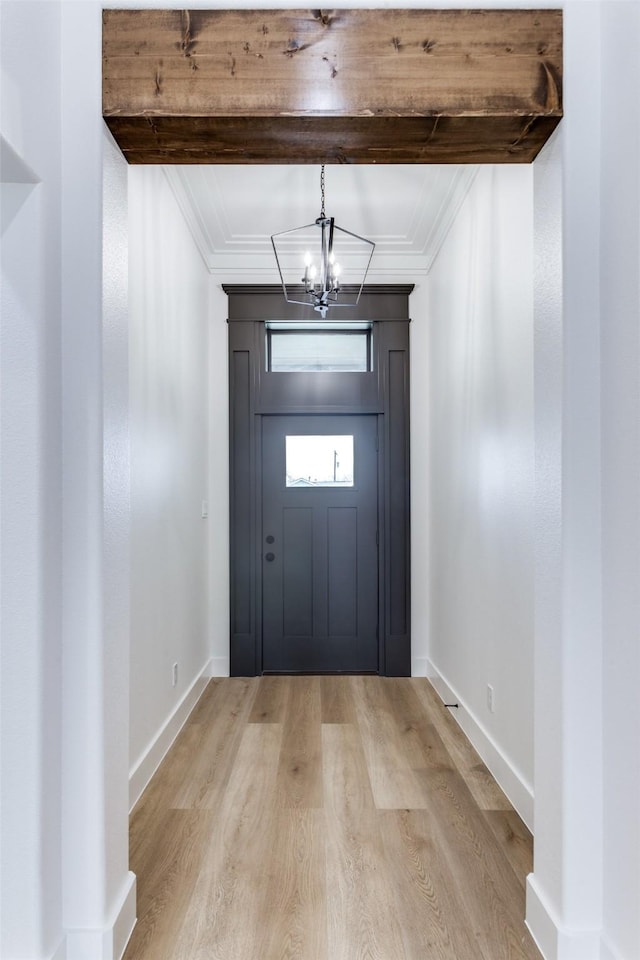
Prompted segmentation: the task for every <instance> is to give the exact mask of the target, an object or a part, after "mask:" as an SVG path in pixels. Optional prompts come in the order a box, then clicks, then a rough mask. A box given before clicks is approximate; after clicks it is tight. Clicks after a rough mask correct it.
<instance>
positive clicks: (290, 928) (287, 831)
mask: <svg viewBox="0 0 640 960" xmlns="http://www.w3.org/2000/svg"><path fill="white" fill-rule="evenodd" d="M325 832H326V827H325V817H324V811H323V810H277V811H275V813H274V815H273V816H272V817H270V818H269V824H268V827H267V833H268V844H267V847H266V860H267V871H268V872H267V876H266V881H265V883H264V896H263V903H262V916H261V919H260V927H261V929H262V930H263V931H264V936H263V939H262V943H261V945H260V952H259V954H258V956H259V957H260V960H301V958H303V957H305V958H307V957H308V958H309V960H327V913H326V902H327V892H326V882H327V880H326V863H325Z"/></svg>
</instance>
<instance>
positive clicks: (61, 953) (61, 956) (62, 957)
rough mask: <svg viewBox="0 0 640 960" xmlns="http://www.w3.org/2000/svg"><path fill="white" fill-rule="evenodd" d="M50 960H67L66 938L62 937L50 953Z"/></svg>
mask: <svg viewBox="0 0 640 960" xmlns="http://www.w3.org/2000/svg"><path fill="white" fill-rule="evenodd" d="M50 960H67V938H66V937H63V938H62V940H61V941H60V943H59V944H58V946H57V948H56V949H55V950H54V951H53V953H52V954H51V957H50Z"/></svg>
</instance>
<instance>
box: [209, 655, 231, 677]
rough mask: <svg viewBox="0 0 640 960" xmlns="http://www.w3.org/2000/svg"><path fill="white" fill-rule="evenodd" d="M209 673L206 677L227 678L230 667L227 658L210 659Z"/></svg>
mask: <svg viewBox="0 0 640 960" xmlns="http://www.w3.org/2000/svg"><path fill="white" fill-rule="evenodd" d="M207 666H208V669H209V671H210V672H209V673H207V674H206V676H207V677H228V676H229V671H230V666H229V657H211V660H209V663H208V665H207Z"/></svg>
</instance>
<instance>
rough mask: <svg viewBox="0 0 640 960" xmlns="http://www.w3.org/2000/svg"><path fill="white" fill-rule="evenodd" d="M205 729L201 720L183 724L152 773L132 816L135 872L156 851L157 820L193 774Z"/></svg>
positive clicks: (131, 851)
mask: <svg viewBox="0 0 640 960" xmlns="http://www.w3.org/2000/svg"><path fill="white" fill-rule="evenodd" d="M201 741H202V729H201V728H200V726H199V725H198V724H191V725H187V726H185V727H183V729H182V730H181V731H180V733H179V734H178V736H177V737H176V740H175V742H174V744H173V746H172V747H171V749H170V750H169V752H168V753H167V755H166V757H165V758H164V760H163V761H162V763H161V764H160V766H159V767H158V769H157V770H156V772H155V774H154V775H153V777H152V779H151V782H150V783H149V785H148V786H147V788H146V790H145V791H144V793H143V795H142V797H141V798H140V799H139V800H138V802H137V804H136V805H135V807H134V809H133V812H132V814H131V817H130V837H131V839H130V841H129V854H130V857H131V861H132V863H135V864H136V867H132V869H133V870H134V872H138V870H144V869H145V857H146V856H147V855H151V856H153V855H154V846H155V844H156V843H157V840H156V830H157V824H158V821H159V820H160V819H161V818H162V817H163V816H164V814H165V812H166V810H167V809H168V808H169V807H170V806H171V805H172V803H173V799H174V797H175V795H176V793H177V792H178V791H179V790H180V789H181V787H182V785H183V784H184V782H185V780H187V779H188V778H189V776H190V774H191V769H192V766H193V762H194V757H197V756H198V751H199V746H200V743H201Z"/></svg>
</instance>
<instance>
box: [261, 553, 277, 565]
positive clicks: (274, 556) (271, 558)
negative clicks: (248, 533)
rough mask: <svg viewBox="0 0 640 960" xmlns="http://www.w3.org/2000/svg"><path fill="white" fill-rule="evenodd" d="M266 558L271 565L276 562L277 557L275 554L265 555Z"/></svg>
mask: <svg viewBox="0 0 640 960" xmlns="http://www.w3.org/2000/svg"><path fill="white" fill-rule="evenodd" d="M264 558H265V560H267V561H268V562H269V563H271V561H272V560H275V558H276V555H275V553H265V555H264Z"/></svg>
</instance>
